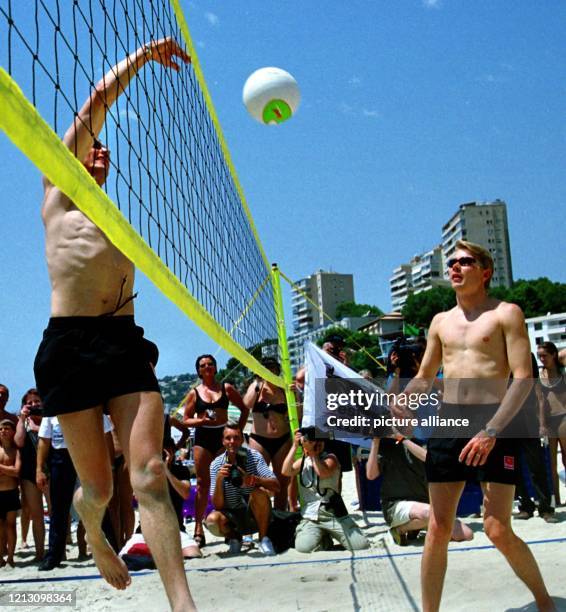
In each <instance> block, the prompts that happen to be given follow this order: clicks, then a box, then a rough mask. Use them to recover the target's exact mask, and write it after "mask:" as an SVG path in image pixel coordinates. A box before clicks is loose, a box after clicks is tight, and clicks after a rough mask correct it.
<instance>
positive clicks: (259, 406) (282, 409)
mask: <svg viewBox="0 0 566 612" xmlns="http://www.w3.org/2000/svg"><path fill="white" fill-rule="evenodd" d="M264 384H265V383H263V382H262V383H261V386H260V385H257V384H256V386H255V392H256V393H257V397H256V400H255V404H254V407H253V408H252V413H256V414H263V416H264V417H265V418H266V419H267V418H269V412H275V413H277V414H281V415H284V416H285V415H286V414H287V404H286V403H284V402H282V403H280V404H270V403H269V402H264V401H263V400H261V401H260V400H259V395H260V393H261V390H262V388H263V385H264Z"/></svg>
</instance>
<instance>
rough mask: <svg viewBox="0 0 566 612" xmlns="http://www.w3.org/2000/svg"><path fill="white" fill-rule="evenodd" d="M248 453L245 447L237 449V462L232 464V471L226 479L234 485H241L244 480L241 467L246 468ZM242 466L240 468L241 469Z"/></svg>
mask: <svg viewBox="0 0 566 612" xmlns="http://www.w3.org/2000/svg"><path fill="white" fill-rule="evenodd" d="M247 457H248V454H247V453H246V451H245V449H243V448H239V449H238V450H237V451H236V462H235V463H232V464H230V473H229V475H228V478H227V479H226V480H227V481H228V482H229V483H230V484H231V485H232V486H233V487H241V486H242V484H243V482H244V477H243V476H242V472H240V469H242V470H244V471H245V470H246V459H247ZM239 468H240V469H239Z"/></svg>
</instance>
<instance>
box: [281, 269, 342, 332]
mask: <svg viewBox="0 0 566 612" xmlns="http://www.w3.org/2000/svg"><path fill="white" fill-rule="evenodd" d="M295 284H296V285H297V288H298V289H293V294H292V298H291V304H292V308H293V332H294V333H295V334H297V333H303V332H308V331H312V330H313V329H316V328H317V327H321V326H323V325H326V324H327V323H328V320H327V319H326V320H325V318H324V315H323V314H322V313H323V312H324V313H326V314H327V315H328V316H329V317H332V318H333V319H334V318H335V317H336V307H337V306H338V305H339V304H341V303H342V302H353V301H354V277H353V276H352V274H338V273H336V272H325V271H324V270H318V271H317V272H315V273H314V274H311V275H310V276H308V277H307V278H302V279H301V280H299V281H297V282H296V283H295ZM299 289H300V291H299ZM305 296H308V297H309V298H310V299H311V300H312V302H314V303H315V304H316V305H317V307H318V308H317V307H315V306H314V305H313V304H311V302H309V300H308V299H307V297H305Z"/></svg>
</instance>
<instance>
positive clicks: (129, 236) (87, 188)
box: [0, 67, 285, 387]
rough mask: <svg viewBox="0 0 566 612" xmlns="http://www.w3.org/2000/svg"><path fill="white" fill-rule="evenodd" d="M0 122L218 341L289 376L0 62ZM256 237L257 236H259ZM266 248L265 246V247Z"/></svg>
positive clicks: (249, 362) (275, 379)
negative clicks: (153, 237)
mask: <svg viewBox="0 0 566 612" xmlns="http://www.w3.org/2000/svg"><path fill="white" fill-rule="evenodd" d="M0 108H1V109H2V111H1V112H0V127H1V128H2V129H3V130H4V132H5V133H6V135H7V136H8V138H9V139H10V140H11V141H12V142H13V143H14V144H15V145H16V146H17V147H18V148H19V149H20V150H21V151H22V153H23V154H24V155H26V156H27V157H28V158H29V159H30V160H31V161H32V162H33V163H34V164H35V165H36V166H37V167H38V168H39V170H40V171H41V172H42V173H43V174H44V175H45V176H46V177H47V178H48V179H49V181H51V183H53V185H56V186H57V187H58V188H59V189H60V190H61V191H62V192H63V193H64V194H65V195H66V196H67V197H68V198H69V199H70V200H71V201H72V202H73V203H74V204H75V205H76V206H77V207H78V208H79V209H80V210H81V211H82V212H83V213H84V214H85V215H87V217H88V218H89V219H90V220H91V221H92V222H93V223H94V224H96V225H97V226H98V227H99V228H100V230H101V231H102V232H104V234H105V235H106V237H107V238H108V239H109V240H110V242H112V244H114V245H115V246H116V248H118V249H119V250H120V251H122V253H124V255H126V257H128V258H129V259H130V260H131V261H132V262H133V263H134V265H135V266H136V267H137V268H138V269H139V270H140V271H141V272H143V273H144V274H145V275H146V276H147V277H148V278H149V279H150V280H151V281H152V282H153V284H154V285H155V286H156V287H157V288H158V289H159V290H160V291H161V292H162V293H163V294H164V295H165V296H166V297H168V298H169V299H170V300H171V301H172V302H173V303H174V304H175V305H176V306H177V307H178V308H179V309H180V310H182V311H183V312H184V313H185V314H186V315H187V316H188V317H189V318H190V319H192V321H194V323H196V325H198V326H199V327H200V328H201V329H202V330H203V331H204V332H205V333H206V334H207V335H208V336H209V337H210V338H211V339H212V340H213V341H214V342H217V343H218V344H219V345H220V346H222V347H223V348H224V349H226V351H228V353H230V354H231V355H233V356H234V357H235V358H236V359H238V360H239V361H241V362H242V363H243V364H244V365H245V366H246V367H248V368H249V369H250V370H252V371H254V372H256V373H257V374H259V375H260V376H262V377H263V378H264V379H265V380H268V381H270V382H271V383H273V384H274V385H277V386H279V387H284V386H285V382H284V381H283V379H282V378H281V377H280V376H275V375H274V374H273V373H272V372H270V371H269V370H268V369H267V368H265V367H263V366H262V365H261V364H260V363H259V362H258V361H257V359H255V358H254V357H252V355H250V353H248V352H247V351H246V350H245V349H244V348H242V347H241V346H240V345H239V344H238V343H237V342H235V341H234V340H233V339H232V338H231V337H230V336H229V334H228V333H227V332H226V331H225V330H224V329H223V328H222V327H220V325H218V323H217V322H216V321H215V320H214V319H213V318H212V316H211V315H210V314H209V313H208V312H207V311H206V310H205V309H204V308H203V307H202V306H201V305H200V304H199V303H198V302H197V300H195V298H194V297H193V296H192V295H191V294H190V293H189V291H187V289H186V287H184V286H183V285H182V284H181V282H180V281H179V280H178V279H177V278H176V277H175V276H174V275H173V273H172V272H171V271H170V270H169V268H167V266H166V265H165V264H164V263H163V262H162V261H161V259H160V258H159V257H158V256H157V254H156V253H155V252H154V251H153V250H152V249H151V248H150V247H149V246H148V245H147V244H146V242H144V240H143V239H142V238H141V236H140V235H139V234H138V233H137V232H136V231H135V230H134V229H133V227H132V226H131V225H130V224H129V223H128V221H127V219H126V218H125V217H124V216H123V215H122V213H121V212H120V211H119V210H118V208H117V207H116V206H115V205H114V204H113V203H112V201H111V200H110V199H109V198H108V196H107V195H106V194H105V193H104V191H102V189H100V187H99V186H98V185H97V184H96V182H95V181H94V179H93V178H92V177H91V176H90V174H89V173H88V172H87V171H86V168H85V167H84V166H83V165H82V164H81V163H80V162H79V161H78V159H77V158H76V157H75V156H74V155H73V154H72V153H71V151H70V150H69V149H68V148H67V147H66V146H65V145H64V144H63V142H62V141H61V140H60V139H59V137H58V136H57V134H55V132H54V131H53V130H52V129H51V128H50V127H49V125H48V124H47V123H46V122H45V121H44V120H43V118H42V117H41V116H40V114H39V113H38V111H37V109H36V108H35V107H34V106H33V105H32V104H31V103H30V102H29V100H28V99H27V98H26V97H25V96H24V94H23V92H22V91H21V89H20V88H19V86H18V84H17V83H16V82H15V81H14V80H13V79H12V77H11V76H10V75H9V74H8V73H7V72H6V71H5V70H4V69H3V68H1V67H0ZM256 239H257V236H256ZM262 252H263V251H262Z"/></svg>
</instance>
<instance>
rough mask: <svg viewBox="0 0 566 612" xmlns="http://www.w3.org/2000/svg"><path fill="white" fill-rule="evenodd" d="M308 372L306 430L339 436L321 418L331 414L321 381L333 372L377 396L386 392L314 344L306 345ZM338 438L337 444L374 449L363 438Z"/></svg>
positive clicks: (369, 441)
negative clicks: (313, 429) (377, 393)
mask: <svg viewBox="0 0 566 612" xmlns="http://www.w3.org/2000/svg"><path fill="white" fill-rule="evenodd" d="M305 370H306V371H305V393H304V398H303V420H302V423H301V425H302V427H314V426H316V427H317V428H318V429H319V430H321V431H324V432H333V433H335V432H334V430H333V429H332V428H331V427H329V426H327V425H325V420H324V418H321V415H325V414H327V413H328V409H327V398H326V392H325V390H324V385H323V384H321V381H323V380H325V379H326V378H327V373H328V372H329V371H331V372H332V375H333V376H336V377H339V378H345V379H350V380H351V379H359V380H360V383H361V384H362V385H363V387H364V388H365V389H368V390H371V391H373V392H381V391H382V389H381V388H380V387H379V386H378V385H376V384H375V383H373V382H371V381H369V380H366V379H364V378H363V377H362V376H360V375H359V374H358V373H357V372H354V370H352V369H351V368H349V367H348V366H346V365H344V364H343V363H342V362H341V361H338V359H335V358H334V357H332V355H329V354H328V353H326V352H324V351H323V350H321V349H319V348H318V346H316V345H315V344H313V343H312V342H307V343H306V345H305ZM317 381H318V383H317ZM317 417H318V418H317ZM334 437H335V439H336V440H341V441H342V442H349V443H351V444H357V445H359V446H363V447H365V448H369V447H370V446H371V440H370V439H364V438H363V437H361V436H360V437H357V436H356V437H353V436H341V435H339V434H338V435H335V436H334Z"/></svg>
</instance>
